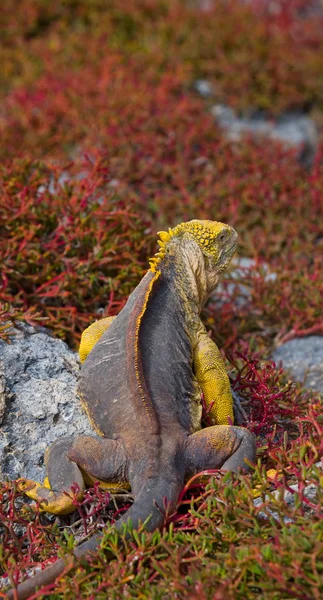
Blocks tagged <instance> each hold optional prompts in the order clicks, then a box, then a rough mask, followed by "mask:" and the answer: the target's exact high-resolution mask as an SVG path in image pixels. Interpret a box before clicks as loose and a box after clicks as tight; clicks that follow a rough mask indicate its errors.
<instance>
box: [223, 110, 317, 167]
mask: <svg viewBox="0 0 323 600" xmlns="http://www.w3.org/2000/svg"><path fill="white" fill-rule="evenodd" d="M211 113H212V114H213V116H214V117H215V119H216V122H217V123H218V125H219V126H220V127H221V129H222V130H223V131H224V132H225V133H226V136H227V138H228V139H229V140H231V141H233V142H235V141H240V140H241V139H242V137H243V136H244V135H251V136H253V137H267V138H270V139H272V140H276V141H279V142H281V143H282V144H283V145H285V146H286V147H294V148H296V149H297V150H298V160H299V162H300V163H301V164H302V165H303V166H304V167H305V168H310V167H311V166H312V164H313V162H314V158H315V155H316V151H317V146H318V131H317V127H316V125H315V123H314V121H313V120H312V119H310V118H309V117H308V116H307V115H306V114H304V113H302V112H301V111H286V112H285V113H283V114H282V115H280V116H279V117H277V118H275V119H273V118H271V117H270V116H269V115H267V114H266V113H264V112H263V111H254V112H251V113H250V115H248V116H243V117H239V116H237V114H236V113H235V112H234V111H233V110H232V109H231V108H229V107H228V106H225V105H223V104H215V105H214V106H212V108H211Z"/></svg>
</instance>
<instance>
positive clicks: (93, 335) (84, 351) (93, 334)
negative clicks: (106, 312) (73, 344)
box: [79, 316, 115, 363]
mask: <svg viewBox="0 0 323 600" xmlns="http://www.w3.org/2000/svg"><path fill="white" fill-rule="evenodd" d="M114 319H115V316H114V317H106V318H105V319H100V320H99V321H95V322H94V323H92V325H89V327H87V328H86V329H84V331H83V333H82V336H81V342H80V347H79V355H80V359H81V362H82V363H83V362H84V361H85V359H86V357H87V355H88V354H90V352H91V350H92V348H93V347H94V346H95V344H96V343H97V342H98V341H99V339H100V337H101V336H102V335H103V334H104V332H105V331H106V330H107V329H108V327H110V325H111V323H112V322H113V321H114Z"/></svg>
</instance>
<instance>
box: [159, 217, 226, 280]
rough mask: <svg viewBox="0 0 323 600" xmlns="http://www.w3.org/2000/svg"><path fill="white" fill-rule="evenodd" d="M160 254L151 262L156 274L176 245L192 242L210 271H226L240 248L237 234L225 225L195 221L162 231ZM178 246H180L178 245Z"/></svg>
mask: <svg viewBox="0 0 323 600" xmlns="http://www.w3.org/2000/svg"><path fill="white" fill-rule="evenodd" d="M158 235H159V237H160V239H159V240H158V241H157V243H158V245H159V246H160V249H159V252H157V254H155V256H154V257H153V258H151V259H150V261H149V265H150V268H151V270H152V271H157V270H158V269H159V268H160V266H161V262H162V261H163V259H164V258H165V257H166V255H167V253H168V252H169V251H170V249H171V247H172V246H173V245H174V242H178V243H180V244H181V242H189V241H192V242H194V243H195V244H197V246H198V247H199V249H200V250H201V252H202V254H203V257H204V262H205V266H206V269H207V270H216V271H217V273H219V272H221V271H223V270H224V269H225V268H226V267H227V266H228V264H229V262H230V261H231V258H232V256H233V254H234V252H235V249H236V245H237V237H238V236H237V233H236V231H235V230H234V229H233V228H232V227H230V225H226V224H225V223H220V222H218V221H199V220H197V219H194V220H193V221H188V222H187V223H180V224H179V225H177V226H176V227H174V228H173V229H169V230H168V231H159V232H158ZM176 245H177V244H176Z"/></svg>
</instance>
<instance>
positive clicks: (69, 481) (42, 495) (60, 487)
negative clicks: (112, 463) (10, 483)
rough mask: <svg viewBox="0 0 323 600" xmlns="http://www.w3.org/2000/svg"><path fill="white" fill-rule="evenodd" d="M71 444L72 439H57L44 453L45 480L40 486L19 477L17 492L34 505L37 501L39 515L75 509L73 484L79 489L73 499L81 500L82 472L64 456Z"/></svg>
mask: <svg viewBox="0 0 323 600" xmlns="http://www.w3.org/2000/svg"><path fill="white" fill-rule="evenodd" d="M72 442H73V440H72V438H61V439H59V440H57V441H56V442H55V443H54V444H52V446H50V448H49V449H48V450H47V451H46V453H45V464H46V469H47V474H48V477H46V479H45V481H44V483H43V484H40V483H38V482H36V481H32V480H30V479H23V478H22V479H19V480H18V482H17V484H18V489H19V490H20V491H23V492H24V493H25V494H26V496H28V497H29V498H31V499H32V500H35V502H39V503H40V510H41V511H43V512H49V513H53V514H60V515H68V514H69V513H71V512H73V511H74V510H75V504H73V499H74V497H75V492H74V491H73V489H72V486H73V484H77V485H78V487H79V493H78V495H77V498H78V499H81V498H82V495H83V492H84V489H85V483H84V479H83V475H82V472H81V470H80V469H79V467H78V466H77V465H76V464H75V463H73V462H71V461H70V460H69V459H68V457H67V451H68V449H69V448H70V446H71V444H72ZM26 488H27V489H26ZM28 488H30V489H28Z"/></svg>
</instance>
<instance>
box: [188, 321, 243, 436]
mask: <svg viewBox="0 0 323 600" xmlns="http://www.w3.org/2000/svg"><path fill="white" fill-rule="evenodd" d="M193 368H194V372H195V376H196V379H197V381H198V384H199V386H200V388H201V390H202V392H203V395H204V401H205V404H206V407H207V408H209V415H210V417H211V422H212V424H214V425H230V424H231V425H232V424H233V422H234V416H233V400H232V394H231V387H230V381H229V377H228V375H227V372H226V369H225V364H224V361H223V358H222V355H221V352H220V350H219V349H218V347H217V345H216V344H215V343H214V342H213V341H212V340H211V338H209V336H208V335H207V332H206V329H205V328H204V327H203V325H202V323H201V327H200V329H199V331H198V332H197V335H196V343H195V346H194V351H193Z"/></svg>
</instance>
